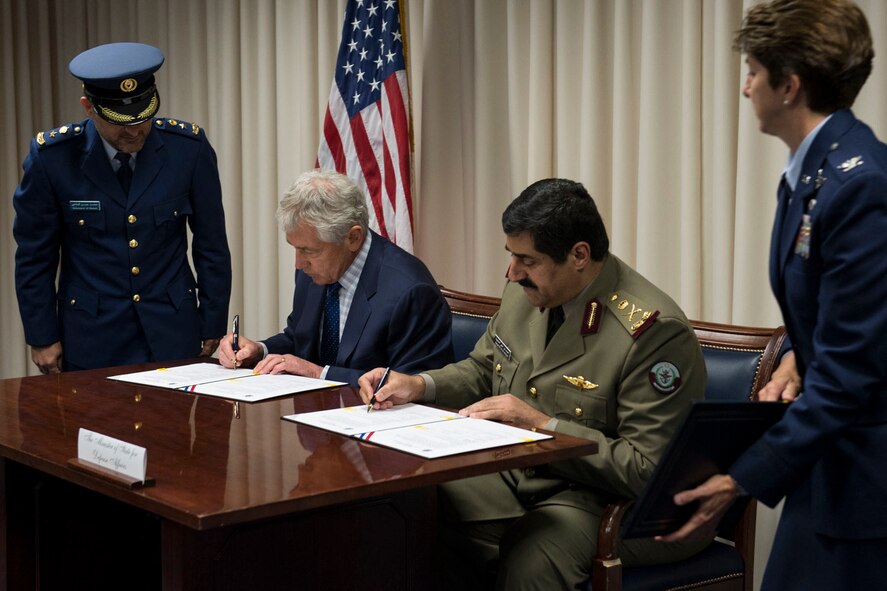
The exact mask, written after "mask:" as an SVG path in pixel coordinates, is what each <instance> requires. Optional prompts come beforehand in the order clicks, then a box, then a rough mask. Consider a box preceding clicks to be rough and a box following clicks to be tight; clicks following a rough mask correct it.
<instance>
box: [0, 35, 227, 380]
mask: <svg viewBox="0 0 887 591" xmlns="http://www.w3.org/2000/svg"><path fill="white" fill-rule="evenodd" d="M163 59H164V58H163V54H162V53H161V52H160V50H159V49H157V48H156V47H151V46H150V45H144V44H141V43H112V44H108V45H100V46H98V47H94V48H92V49H90V50H88V51H85V52H83V53H81V54H80V55H78V56H77V57H75V58H74V59H73V60H72V61H71V63H70V65H69V69H70V71H71V73H72V74H73V75H74V76H76V77H77V78H79V79H80V80H82V81H83V94H84V96H83V97H81V99H80V104H81V105H82V106H83V109H84V110H85V111H86V115H87V117H88V118H87V119H86V120H85V121H82V122H80V123H70V124H67V125H63V126H61V127H58V128H55V129H52V130H49V131H44V132H40V133H38V134H37V136H36V137H35V138H34V139H33V140H32V141H31V149H30V153H29V154H28V157H27V159H26V160H25V163H24V174H23V176H22V180H21V184H20V185H19V187H18V189H17V190H16V192H15V196H14V197H13V205H14V207H15V212H16V217H15V222H14V224H13V233H14V235H15V239H16V242H17V244H18V249H17V251H16V255H15V263H16V268H15V284H16V293H17V295H18V301H19V310H20V312H21V316H22V323H23V324H24V329H25V338H26V340H27V342H28V344H29V345H31V357H32V359H33V360H34V363H35V364H36V365H37V366H38V367H39V368H40V370H41V371H42V372H43V373H50V372H57V371H61V370H62V369H65V370H72V369H89V368H96V367H107V366H113V365H121V364H126V363H139V362H145V361H153V360H167V359H183V358H188V357H195V356H197V355H198V354H201V355H211V354H212V353H213V352H214V351H215V349H216V347H217V346H218V341H219V339H220V338H221V336H222V335H223V334H225V325H226V323H227V315H228V299H229V296H230V295H231V255H230V253H229V251H228V240H227V237H226V234H225V216H224V212H223V209H222V192H221V186H220V183H219V172H218V167H217V165H216V155H215V152H214V151H213V149H212V146H210V144H209V141H208V140H207V139H206V135H205V134H204V132H203V130H201V129H200V128H199V127H198V126H197V125H195V124H192V123H185V122H184V121H179V120H177V119H171V118H159V117H155V115H156V113H157V111H158V109H159V107H160V98H159V94H158V92H157V87H156V86H155V84H154V72H155V71H157V69H159V68H160V66H161V65H162V64H163ZM186 224H187V225H188V227H190V229H191V233H192V242H191V246H192V249H193V250H192V253H191V254H192V259H193V261H194V268H195V270H196V277H195V273H194V271H192V269H191V265H190V264H189V262H188V239H187V230H186ZM60 261H61V265H59V262H60ZM56 278H58V288H56Z"/></svg>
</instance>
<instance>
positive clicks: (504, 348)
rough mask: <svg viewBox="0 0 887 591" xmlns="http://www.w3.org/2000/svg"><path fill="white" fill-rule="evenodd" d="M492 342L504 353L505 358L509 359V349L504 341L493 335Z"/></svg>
mask: <svg viewBox="0 0 887 591" xmlns="http://www.w3.org/2000/svg"><path fill="white" fill-rule="evenodd" d="M493 344H494V345H496V348H497V349H499V351H501V352H502V354H503V355H505V359H508V360H509V361H511V349H509V348H508V346H507V345H506V344H505V342H504V341H503V340H502V339H500V338H499V335H493Z"/></svg>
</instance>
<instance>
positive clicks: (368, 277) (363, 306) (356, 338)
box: [337, 234, 385, 365]
mask: <svg viewBox="0 0 887 591" xmlns="http://www.w3.org/2000/svg"><path fill="white" fill-rule="evenodd" d="M372 240H373V241H372V243H371V244H370V252H369V253H367V260H366V262H365V263H364V265H363V270H362V271H361V273H360V279H359V280H358V281H357V288H356V289H355V291H354V299H353V300H352V301H351V309H350V310H348V319H347V320H346V321H345V328H344V330H343V331H342V340H341V341H339V356H338V358H337V362H338V363H340V364H342V365H346V363H345V362H346V361H347V360H348V359H349V358H350V357H351V355H352V354H353V353H354V350H355V349H356V348H357V343H359V342H360V337H361V336H362V335H363V331H364V328H365V327H366V325H367V322H368V321H369V319H370V315H371V314H372V313H373V307H372V303H371V300H372V298H373V296H374V295H376V290H377V289H378V285H379V274H380V270H381V268H382V249H383V247H384V246H385V245H384V243H383V242H382V237H381V236H379V235H378V234H373V239H372Z"/></svg>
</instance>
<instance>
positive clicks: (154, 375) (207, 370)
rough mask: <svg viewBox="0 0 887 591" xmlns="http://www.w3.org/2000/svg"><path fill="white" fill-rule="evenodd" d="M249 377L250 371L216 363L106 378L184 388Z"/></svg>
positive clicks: (152, 370) (251, 371) (164, 368)
mask: <svg viewBox="0 0 887 591" xmlns="http://www.w3.org/2000/svg"><path fill="white" fill-rule="evenodd" d="M251 375H253V370H251V369H228V368H227V367H223V366H221V365H218V364H216V363H192V364H190V365H181V366H179V367H160V368H158V369H151V370H148V371H139V372H136V373H127V374H121V375H118V376H108V379H109V380H119V381H121V382H131V383H133V384H142V385H145V386H157V387H158V388H184V387H185V386H193V385H196V384H205V383H208V382H217V381H219V380H229V379H231V378H237V377H241V376H251Z"/></svg>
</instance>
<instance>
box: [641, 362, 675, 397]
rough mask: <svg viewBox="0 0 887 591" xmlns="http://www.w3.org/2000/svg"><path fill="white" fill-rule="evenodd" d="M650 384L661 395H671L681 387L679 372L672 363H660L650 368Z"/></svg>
mask: <svg viewBox="0 0 887 591" xmlns="http://www.w3.org/2000/svg"><path fill="white" fill-rule="evenodd" d="M649 378H650V383H651V384H653V387H654V388H656V389H657V390H659V391H660V392H662V393H663V394H671V393H672V392H674V391H675V390H677V389H678V387H679V386H680V385H681V372H679V371H678V368H677V367H675V365H674V364H673V363H669V362H668V361H660V362H659V363H657V364H656V365H654V366H653V367H651V368H650V373H649Z"/></svg>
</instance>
